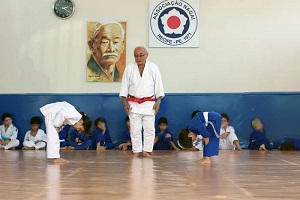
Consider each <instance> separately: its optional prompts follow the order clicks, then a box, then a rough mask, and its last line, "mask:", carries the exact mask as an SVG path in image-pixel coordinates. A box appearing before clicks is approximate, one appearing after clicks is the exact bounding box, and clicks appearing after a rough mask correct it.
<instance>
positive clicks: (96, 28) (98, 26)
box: [91, 21, 125, 41]
mask: <svg viewBox="0 0 300 200" xmlns="http://www.w3.org/2000/svg"><path fill="white" fill-rule="evenodd" d="M108 24H116V25H117V26H119V27H120V29H121V34H122V40H123V41H124V37H125V31H124V29H123V26H122V24H120V23H119V22H117V21H103V22H97V23H96V24H95V25H94V27H93V29H92V30H91V33H92V34H91V35H92V38H91V39H95V37H96V36H97V35H98V33H99V30H100V29H101V28H102V26H105V25H108Z"/></svg>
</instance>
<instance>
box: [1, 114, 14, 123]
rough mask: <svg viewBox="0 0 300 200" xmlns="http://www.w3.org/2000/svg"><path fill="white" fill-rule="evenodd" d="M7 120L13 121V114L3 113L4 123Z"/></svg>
mask: <svg viewBox="0 0 300 200" xmlns="http://www.w3.org/2000/svg"><path fill="white" fill-rule="evenodd" d="M5 118H11V119H12V117H11V114H10V113H3V114H2V121H4V120H5Z"/></svg>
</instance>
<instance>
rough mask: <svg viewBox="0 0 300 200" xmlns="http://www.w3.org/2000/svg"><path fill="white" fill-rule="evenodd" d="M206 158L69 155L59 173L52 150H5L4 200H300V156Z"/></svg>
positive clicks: (1, 156) (1, 158) (1, 154)
mask: <svg viewBox="0 0 300 200" xmlns="http://www.w3.org/2000/svg"><path fill="white" fill-rule="evenodd" d="M201 154H202V152H175V151H156V152H154V158H153V159H149V158H148V159H146V158H144V159H141V158H132V156H131V152H121V151H117V150H113V151H106V152H104V153H99V152H96V151H62V152H61V155H62V157H63V158H67V159H69V160H71V162H70V163H69V164H67V165H63V166H59V165H51V164H49V161H47V160H46V159H45V156H46V153H45V151H21V150H15V151H0V163H1V167H0V177H1V178H0V185H1V186H0V199H9V200H11V199H22V200H27V199H34V200H35V199H49V200H59V199H68V200H77V199H82V200H93V199H105V200H110V199H124V200H126V199H130V200H135V199H138V200H155V199H163V200H165V199H173V200H177V199H178V200H192V199H197V200H199V199H241V200H243V199H245V200H247V199H264V200H266V199H270V200H271V199H272V200H274V199H275V200H276V199H278V200H279V199H285V200H288V199H297V200H298V199H300V152H280V151H269V152H259V151H248V150H244V151H241V152H239V151H220V155H219V156H218V157H215V158H214V159H213V162H212V164H211V165H210V166H201V165H197V164H195V162H194V161H195V160H197V159H200V158H201V157H202V155H201Z"/></svg>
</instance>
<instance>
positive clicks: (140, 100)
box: [128, 95, 155, 104]
mask: <svg viewBox="0 0 300 200" xmlns="http://www.w3.org/2000/svg"><path fill="white" fill-rule="evenodd" d="M153 96H154V95H153ZM153 96H151V97H143V98H136V97H134V96H131V95H129V97H128V101H133V102H137V103H139V104H141V103H144V102H145V101H155V99H154V98H153Z"/></svg>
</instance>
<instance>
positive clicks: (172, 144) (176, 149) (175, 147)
mask: <svg viewBox="0 0 300 200" xmlns="http://www.w3.org/2000/svg"><path fill="white" fill-rule="evenodd" d="M170 144H171V146H172V147H173V149H174V150H175V151H180V149H179V148H177V146H176V145H175V144H174V142H173V141H171V142H170Z"/></svg>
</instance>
